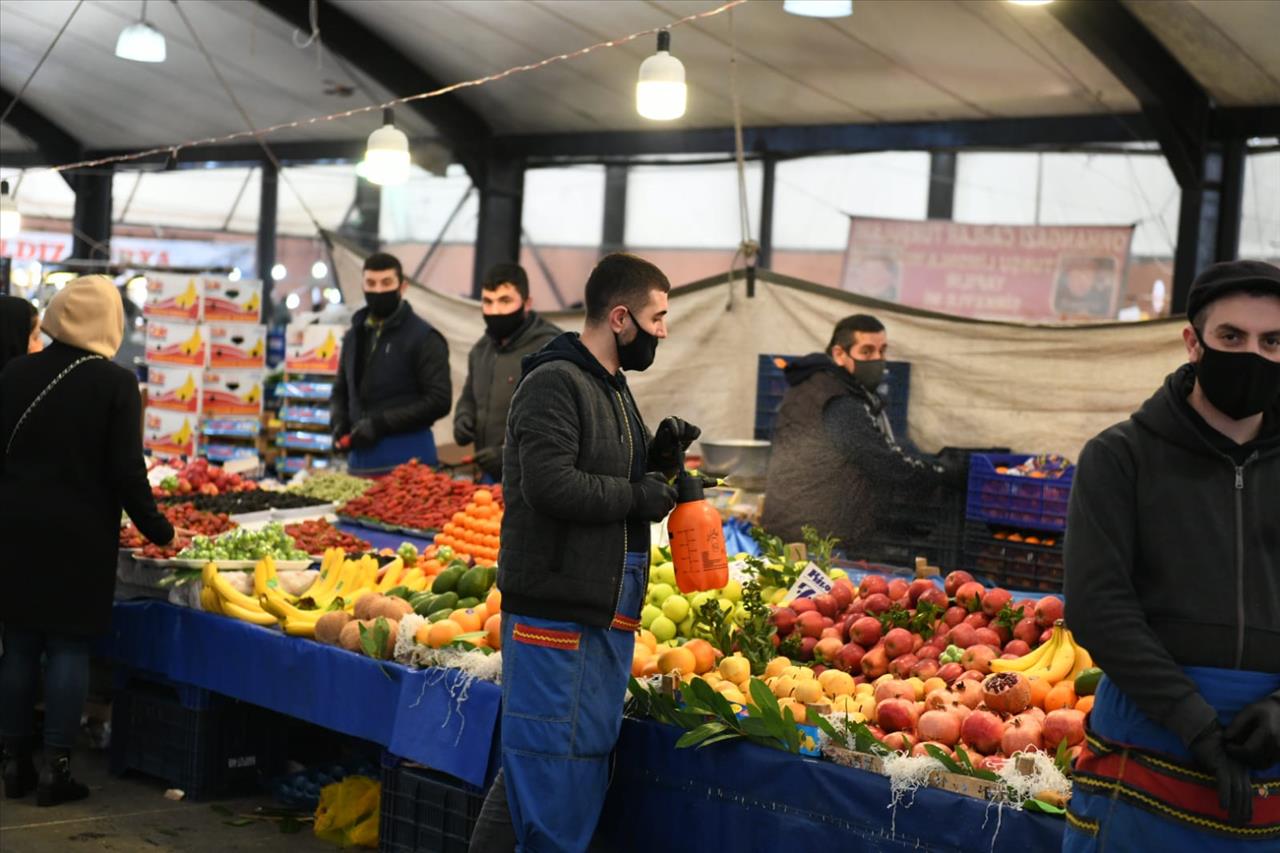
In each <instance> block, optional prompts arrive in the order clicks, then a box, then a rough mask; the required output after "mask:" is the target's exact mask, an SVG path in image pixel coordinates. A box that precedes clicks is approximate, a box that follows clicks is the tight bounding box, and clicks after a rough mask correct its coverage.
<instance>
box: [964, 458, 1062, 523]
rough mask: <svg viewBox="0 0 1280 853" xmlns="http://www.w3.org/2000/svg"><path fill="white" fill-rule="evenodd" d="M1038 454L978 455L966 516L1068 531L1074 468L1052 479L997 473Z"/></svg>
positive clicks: (973, 462)
mask: <svg viewBox="0 0 1280 853" xmlns="http://www.w3.org/2000/svg"><path fill="white" fill-rule="evenodd" d="M1034 455H1035V454H1030V453H1020V454H974V456H973V457H972V458H971V459H970V462H969V500H968V503H967V505H966V507H965V515H966V516H967V517H968V518H970V519H972V520H974V521H986V522H992V523H995V524H1004V525H1010V526H1013V527H1020V528H1028V529H1031V530H1048V531H1052V532H1054V533H1062V532H1064V531H1065V530H1066V529H1067V504H1068V501H1069V500H1070V497H1071V481H1072V478H1073V476H1074V474H1075V469H1074V468H1068V469H1067V470H1066V472H1065V473H1063V474H1062V476H1060V477H1056V478H1052V479H1050V478H1044V479H1039V478H1035V477H1022V476H1013V475H1009V474H1000V473H997V472H996V468H999V467H1008V468H1013V467H1016V466H1018V465H1021V464H1022V463H1023V462H1025V461H1027V459H1028V458H1030V457H1031V456H1034Z"/></svg>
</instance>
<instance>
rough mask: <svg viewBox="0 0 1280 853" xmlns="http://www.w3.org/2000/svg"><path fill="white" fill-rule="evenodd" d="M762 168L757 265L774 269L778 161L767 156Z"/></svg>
mask: <svg viewBox="0 0 1280 853" xmlns="http://www.w3.org/2000/svg"><path fill="white" fill-rule="evenodd" d="M761 166H762V167H763V170H764V174H763V179H762V180H761V181H760V251H759V253H758V254H757V256H756V265H757V266H759V267H761V268H763V269H773V193H774V187H775V186H777V174H778V159H777V158H776V157H770V156H769V155H768V154H766V155H765V156H764V159H763V160H762V162H761ZM753 289H754V288H753Z"/></svg>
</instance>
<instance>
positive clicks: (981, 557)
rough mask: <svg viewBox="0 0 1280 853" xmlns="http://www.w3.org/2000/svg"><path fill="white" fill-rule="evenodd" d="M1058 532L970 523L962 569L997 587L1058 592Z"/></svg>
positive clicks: (1060, 577) (1060, 574)
mask: <svg viewBox="0 0 1280 853" xmlns="http://www.w3.org/2000/svg"><path fill="white" fill-rule="evenodd" d="M1062 538H1063V537H1062V534H1060V533H1048V532H1045V531H1042V530H1026V529H1018V528H1010V527H998V526H991V525H986V524H980V523H975V522H971V523H970V524H969V525H968V526H967V528H966V530H965V543H964V568H966V569H968V570H969V571H971V572H973V573H974V574H975V575H979V576H981V577H983V578H985V579H987V580H989V581H991V582H992V583H994V584H997V585H999V586H1005V587H1011V588H1014V589H1024V590H1028V591H1036V592H1062V582H1063V557H1062Z"/></svg>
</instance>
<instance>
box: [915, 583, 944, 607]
mask: <svg viewBox="0 0 1280 853" xmlns="http://www.w3.org/2000/svg"><path fill="white" fill-rule="evenodd" d="M926 603H928V604H932V605H933V606H934V607H936V608H938V609H939V610H946V609H947V605H948V604H950V603H951V599H949V598H947V594H946V593H945V592H943V591H942V590H940V589H938V588H937V587H936V586H934V585H933V584H929V588H928V589H926V590H925V591H924V592H922V593H920V597H919V598H918V599H916V607H919V606H920V605H922V604H926Z"/></svg>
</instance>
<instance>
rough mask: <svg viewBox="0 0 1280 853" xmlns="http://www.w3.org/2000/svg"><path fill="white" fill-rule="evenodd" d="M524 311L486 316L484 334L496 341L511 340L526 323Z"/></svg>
mask: <svg viewBox="0 0 1280 853" xmlns="http://www.w3.org/2000/svg"><path fill="white" fill-rule="evenodd" d="M524 317H525V314H524V309H523V308H521V309H520V310H519V311H513V312H512V313H510V314H485V315H484V333H485V334H486V335H488V336H489V337H491V338H493V339H494V340H495V341H505V340H507V339H509V338H510V337H511V336H512V335H514V334H515V333H516V331H517V330H518V329H519V328H520V326H521V325H522V324H523V323H524Z"/></svg>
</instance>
